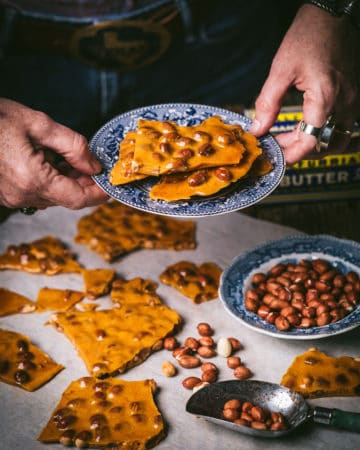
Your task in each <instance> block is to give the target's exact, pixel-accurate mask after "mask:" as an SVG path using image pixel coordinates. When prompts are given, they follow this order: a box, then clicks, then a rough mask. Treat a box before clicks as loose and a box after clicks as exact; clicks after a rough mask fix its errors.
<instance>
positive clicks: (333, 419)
mask: <svg viewBox="0 0 360 450" xmlns="http://www.w3.org/2000/svg"><path fill="white" fill-rule="evenodd" d="M313 420H314V422H317V423H322V424H325V425H329V426H332V427H336V428H342V429H344V430H348V431H356V432H357V433H360V413H355V412H350V411H342V410H341V409H336V408H332V409H329V408H322V407H320V406H317V407H316V408H314V411H313Z"/></svg>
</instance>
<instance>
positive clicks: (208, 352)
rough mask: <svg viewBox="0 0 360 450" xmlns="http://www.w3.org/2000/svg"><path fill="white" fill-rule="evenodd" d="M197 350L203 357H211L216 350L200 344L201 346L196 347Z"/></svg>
mask: <svg viewBox="0 0 360 450" xmlns="http://www.w3.org/2000/svg"><path fill="white" fill-rule="evenodd" d="M197 352H198V354H199V355H200V356H202V357H203V358H212V357H213V356H215V355H216V352H215V350H214V349H213V348H211V347H206V346H204V345H202V346H201V347H199V348H198V349H197Z"/></svg>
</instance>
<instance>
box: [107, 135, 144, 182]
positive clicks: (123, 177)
mask: <svg viewBox="0 0 360 450" xmlns="http://www.w3.org/2000/svg"><path fill="white" fill-rule="evenodd" d="M135 139H136V131H129V132H128V133H127V134H126V136H125V137H124V139H123V140H122V141H121V142H120V146H119V159H118V160H117V162H116V163H115V164H114V166H113V168H112V169H111V172H110V183H111V184H113V185H115V186H116V185H118V184H125V183H129V182H130V181H135V180H141V179H143V178H145V177H147V175H143V174H140V173H135V172H134V171H133V157H134V152H135Z"/></svg>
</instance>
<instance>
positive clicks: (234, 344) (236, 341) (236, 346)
mask: <svg viewBox="0 0 360 450" xmlns="http://www.w3.org/2000/svg"><path fill="white" fill-rule="evenodd" d="M228 339H229V341H230V344H231V347H232V349H233V351H234V352H235V351H237V350H240V349H241V347H242V345H241V342H240V341H239V339H236V338H234V337H229V338H228Z"/></svg>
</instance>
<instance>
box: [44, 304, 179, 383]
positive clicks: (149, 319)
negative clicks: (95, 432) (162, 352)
mask: <svg viewBox="0 0 360 450" xmlns="http://www.w3.org/2000/svg"><path fill="white" fill-rule="evenodd" d="M50 323H51V324H52V325H53V326H55V328H56V329H57V330H58V331H61V332H63V333H64V334H65V335H66V337H67V338H68V339H69V340H70V341H71V342H72V344H73V345H74V347H75V348H76V349H77V351H78V353H79V356H80V357H81V358H82V359H83V361H84V362H85V364H86V367H87V369H88V371H89V373H90V374H91V375H93V376H96V377H99V378H104V377H107V376H110V375H116V374H118V373H122V372H125V371H126V370H128V369H130V368H131V367H134V366H136V365H138V364H140V363H141V362H143V361H144V360H145V359H146V358H147V357H148V356H149V355H150V354H151V353H153V352H154V351H156V350H159V349H160V348H161V347H162V339H163V338H165V337H166V336H168V335H170V334H172V333H173V332H174V331H175V330H176V329H177V327H178V326H179V325H180V323H181V317H180V315H179V314H178V313H177V312H176V311H174V310H172V309H170V308H168V307H167V306H165V305H154V306H144V305H130V306H127V307H126V308H120V309H111V310H99V311H86V312H81V311H76V312H60V313H57V314H53V316H52V317H51V319H50Z"/></svg>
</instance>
